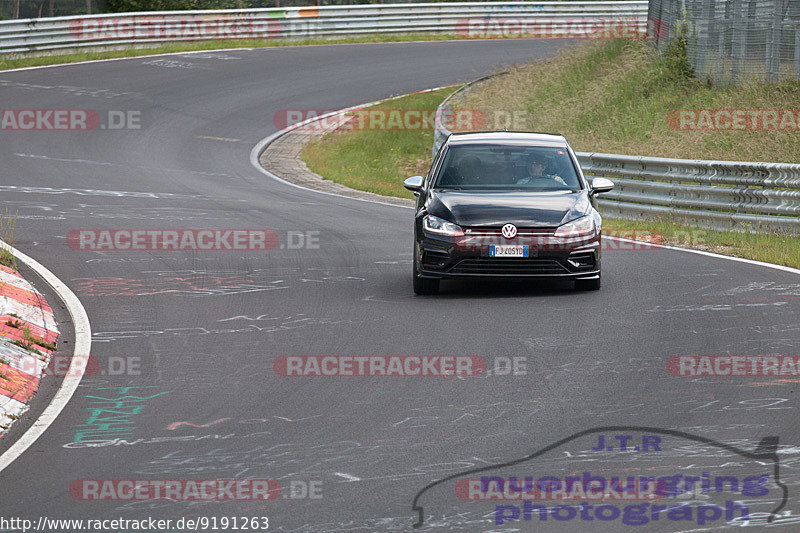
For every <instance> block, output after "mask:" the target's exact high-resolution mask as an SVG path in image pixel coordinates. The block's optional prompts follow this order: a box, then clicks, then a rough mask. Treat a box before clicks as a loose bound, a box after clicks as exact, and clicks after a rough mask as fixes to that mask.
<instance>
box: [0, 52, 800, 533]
mask: <svg viewBox="0 0 800 533" xmlns="http://www.w3.org/2000/svg"><path fill="white" fill-rule="evenodd" d="M562 44H563V43H558V42H549V41H480V42H436V43H412V44H372V45H354V46H349V45H341V46H328V47H325V46H315V47H297V48H281V49H277V48H276V49H265V50H231V51H224V52H208V53H201V54H182V55H171V56H165V57H163V58H156V59H154V58H143V59H142V58H140V59H130V60H124V61H112V62H103V63H92V64H85V65H70V66H64V67H59V68H50V69H42V70H28V71H20V72H4V73H0V92H1V93H2V95H3V107H4V108H7V109H93V110H98V111H99V113H100V116H101V117H105V116H107V112H108V111H123V112H126V113H127V112H128V111H135V112H139V113H140V116H141V129H139V130H131V129H120V130H110V129H105V130H101V129H97V130H95V131H91V132H72V133H69V132H52V131H51V132H46V131H40V132H14V131H2V132H0V159H2V161H3V165H2V170H0V176H2V186H0V190H2V193H3V204H4V206H8V207H10V208H11V209H12V210H14V211H18V212H19V221H18V224H17V227H18V234H17V246H18V247H19V248H20V249H22V250H24V251H25V252H26V253H28V254H29V255H31V256H33V257H35V258H36V259H37V260H38V261H40V262H41V263H43V264H45V265H47V266H48V268H50V270H52V271H53V272H54V273H55V274H56V275H57V276H58V277H60V278H61V279H62V280H64V281H65V282H66V283H67V285H69V286H70V288H71V289H72V290H73V291H74V292H75V293H76V294H77V295H78V297H80V298H81V301H82V302H83V304H84V306H85V307H86V310H87V312H88V315H89V318H90V320H91V324H92V331H93V339H92V340H93V343H92V344H93V356H94V357H96V358H97V360H98V362H99V367H98V368H99V370H98V371H97V372H96V373H95V374H94V375H92V376H89V375H87V377H85V378H84V379H83V381H82V382H81V385H80V387H79V388H78V390H77V391H76V393H75V395H74V397H73V399H72V400H71V402H70V403H69V404H68V405H67V407H66V408H65V409H64V411H63V412H62V414H61V415H60V416H59V418H58V419H57V420H56V421H55V423H54V424H53V425H52V426H51V427H50V428H49V429H48V430H47V432H45V433H44V435H43V436H42V437H41V438H39V439H38V440H37V441H36V442H35V443H34V444H33V445H32V446H31V447H30V449H29V450H28V451H27V452H25V453H24V454H23V455H22V456H21V457H20V458H19V459H17V460H16V461H15V462H14V463H13V464H11V465H9V466H8V467H7V468H6V469H5V470H4V471H3V472H2V474H0V480H2V482H1V483H0V502H2V503H1V504H0V507H2V511H3V514H4V515H11V516H17V517H24V518H29V519H33V520H37V519H38V517H41V516H47V517H49V518H78V519H106V518H119V517H121V518H130V519H132V518H136V519H141V518H147V517H154V518H163V519H177V518H180V517H182V516H193V517H203V516H205V517H210V516H216V517H222V516H234V515H237V516H268V517H269V518H270V528H271V529H276V530H278V531H385V530H409V529H411V525H412V524H413V523H414V522H415V521H416V520H417V515H416V511H414V510H412V501H414V498H415V495H417V494H418V493H419V491H420V490H421V489H423V488H424V487H426V486H428V485H430V484H431V483H433V482H434V481H436V480H438V479H441V478H444V477H446V476H451V475H453V474H457V473H458V472H460V471H469V470H470V469H475V468H480V467H482V466H489V465H494V464H518V460H519V459H520V458H525V457H529V456H532V455H536V453H535V452H536V451H537V450H540V449H545V448H546V447H547V446H548V445H550V444H552V443H556V442H559V441H563V442H567V441H564V440H563V439H565V438H567V437H569V436H570V435H573V434H578V433H580V432H586V431H587V430H589V429H591V428H595V427H599V426H615V427H618V426H631V427H633V426H647V427H654V428H663V429H665V430H671V431H673V433H674V432H679V433H680V432H684V433H691V434H696V435H699V436H702V437H703V438H706V439H712V440H713V441H714V442H723V443H728V444H730V445H733V446H736V449H743V450H755V449H756V447H757V445H758V444H759V443H762V444H763V445H764V446H766V448H770V446H773V445H774V440H767V441H762V439H764V438H766V437H772V436H777V437H779V445H778V448H777V456H778V457H779V458H780V459H781V468H782V470H781V474H782V475H781V480H782V482H783V483H785V484H786V486H788V488H789V502H788V506H787V507H785V508H784V511H783V512H785V511H787V510H788V511H790V512H793V514H794V515H796V514H797V508H798V498H797V496H796V494H795V492H793V491H795V490H796V489H797V483H798V478H797V470H796V465H797V464H798V447H797V446H796V444H797V443H798V429H797V423H796V421H797V417H798V412H797V405H796V401H797V397H796V389H797V378H785V379H775V378H774V377H764V378H713V379H710V378H700V379H689V378H680V377H672V376H671V375H670V374H669V373H668V372H667V370H666V361H667V359H668V358H669V357H671V356H674V355H685V354H690V355H765V354H781V355H796V354H797V353H798V348H800V326H798V324H797V322H798V321H797V316H798V309H799V308H800V280H799V279H798V277H797V275H796V274H793V273H791V272H782V271H777V270H772V269H766V268H763V267H760V266H758V265H751V264H746V263H741V262H734V261H729V260H725V259H722V258H717V257H706V256H700V255H696V254H690V253H685V252H681V251H676V250H666V249H662V250H647V251H637V250H619V251H608V252H607V253H606V254H605V256H604V269H605V272H604V277H605V279H604V288H603V290H601V291H599V292H597V293H591V294H589V293H576V292H573V291H572V290H571V289H570V288H568V287H562V286H557V285H555V286H554V285H544V286H542V285H530V286H527V285H519V284H502V283H482V284H477V283H475V284H467V283H464V284H452V285H447V286H445V287H444V290H443V293H442V294H441V295H440V296H439V297H436V298H415V297H414V296H413V295H412V292H411V287H410V283H411V280H410V269H411V265H410V260H411V223H410V214H409V212H408V210H406V209H398V208H396V207H392V206H386V205H379V204H370V203H366V202H361V201H355V200H351V199H347V198H339V197H333V196H326V195H320V194H317V193H314V192H312V191H306V190H301V189H298V188H295V187H289V186H287V185H286V184H283V183H280V182H277V181H274V180H270V179H268V178H267V177H265V176H264V175H263V174H261V173H259V172H258V171H256V170H255V169H253V168H252V166H251V165H250V161H249V153H250V150H251V148H252V147H253V146H254V145H255V144H256V143H257V142H258V141H259V140H260V139H262V138H263V137H264V136H265V135H268V134H270V133H271V132H273V131H275V129H276V128H275V127H274V126H273V125H272V119H273V115H274V114H275V113H276V112H277V111H279V110H283V109H338V108H343V107H347V106H350V105H355V104H359V103H361V102H366V101H371V100H376V99H380V98H384V97H387V96H390V95H392V94H399V93H405V92H411V91H416V90H420V89H425V88H428V87H432V86H437V85H444V84H448V83H455V82H458V81H461V80H465V79H471V78H475V77H478V76H480V75H482V74H485V73H486V72H488V71H490V70H492V69H495V68H498V67H500V66H502V65H505V64H508V63H511V62H515V61H527V60H531V59H535V58H537V57H544V56H550V55H552V54H554V53H555V52H556V51H557V49H558V47H559V46H561V45H562ZM104 228H110V229H182V228H195V229H202V228H212V229H214V228H217V229H220V228H267V229H272V230H274V231H275V232H276V233H277V234H278V236H279V238H280V242H281V243H286V242H287V241H286V238H287V234H288V233H289V232H302V233H303V234H306V232H319V233H318V234H312V235H318V237H319V246H318V247H314V246H312V247H302V248H298V249H295V248H294V247H291V249H290V247H283V248H281V247H277V248H275V249H274V250H271V251H268V252H257V251H247V252H234V251H208V252H194V253H187V252H177V251H170V252H163V251H162V252H156V251H141V252H119V251H117V252H102V253H98V252H81V251H76V250H72V249H70V248H69V247H68V246H67V244H66V240H65V239H66V235H67V233H68V232H69V231H70V230H75V229H104ZM293 235H296V234H293ZM61 318H62V320H63V319H66V316H63V317H61ZM284 355H433V356H435V355H472V356H479V357H482V358H483V359H484V360H485V361H486V362H487V366H488V368H489V369H490V370H491V372H486V373H484V374H483V375H482V376H481V377H478V378H474V379H456V378H413V379H411V378H352V377H351V378H344V377H341V378H325V377H320V378H286V377H282V376H280V375H277V374H276V372H275V371H274V370H273V362H274V361H275V360H276V359H277V358H278V357H280V356H284ZM513 358H524V362H525V365H526V366H525V369H524V373H523V372H519V373H518V374H517V375H514V374H513V373H512V374H508V375H503V372H496V371H495V365H498V368H502V366H503V363H504V361H507V360H508V359H513ZM111 361H113V362H114V363H113V366H112V364H111ZM520 361H522V359H520ZM120 365H122V366H120ZM120 368H123V370H122V371H120ZM37 401H39V402H44V401H45V398H44V397H42V398H38V399H36V400H35V401H34V410H35V409H36V402H37ZM19 426H20V430H19V431H22V427H23V426H24V424H22V423H21V424H19ZM15 427H16V426H15ZM582 434H583V433H582ZM16 436H18V434H14V433H13V432H12V433H11V434H9V435H8V436H7V437H6V438H5V439H3V440H4V442H3V443H2V447H3V449H5V448H6V447H8V446H9V445H10V444H11V442H12V441H13V439H14V438H15V437H16ZM608 438H609V440H611V439H613V436H609V437H608ZM637 438H638V437H637ZM593 439H594V440H593V442H594V443H597V442H598V440H597V439H598V437H597V436H593ZM567 440H568V439H567ZM698 442H707V441H692V442H689V443H686V445H685V446H682V447H675V446H673V447H672V448H670V449H671V450H672V453H663V454H661V455H659V454H658V453H654V454H650V455H648V456H646V459H642V460H641V461H640V462H638V463H626V467H631V466H632V465H634V466H637V468H639V469H640V470H649V471H665V472H670V473H674V472H675V471H680V470H681V469H691V468H693V467H698V468H699V467H702V468H705V469H711V470H713V469H715V468H723V467H726V468H727V467H730V466H731V465H733V464H743V463H744V462H745V461H744V459H742V461H740V462H739V463H735V461H734V458H733V455H732V452H731V451H730V449H726V448H720V447H714V446H712V445H700V444H698ZM764 443H766V444H764ZM770 443H771V444H770ZM591 446H592V444H590V443H589V442H588V441H587V442H584V443H580V444H575V445H572V447H571V448H569V449H563V450H551V451H553V452H554V453H555V455H554V456H553V461H557V460H558V459H559V458H564V457H573V458H574V457H584V458H585V460H586V461H587V462H586V463H585V464H579V465H573V466H572V468H573V470H575V469H577V471H578V472H580V471H581V469H583V470H586V469H591V470H592V471H595V472H598V471H600V470H602V469H606V470H608V469H609V468H610V467H609V466H608V465H609V464H611V463H610V462H609V461H605V462H604V461H603V460H601V459H598V458H597V457H592V456H591V453H588V450H590V449H591ZM766 448H765V449H766ZM770 449H773V451H774V450H775V448H774V446H773V448H770ZM584 452H586V453H584ZM537 457H538V456H537ZM742 457H744V458H745V459H748V460H752V459H753V457H756V458H758V457H761V455H759V454H756V453H753V454H751V455H747V456H742ZM764 457H766V455H765V456H764ZM770 457H772V456H771V455H770ZM606 459H608V458H606ZM515 461H517V463H515ZM631 461H633V459H631ZM765 464H771V463H765ZM547 465H548V467H552V468H554V469H555V463H554V462H551V463H547ZM698 465H700V466H698ZM762 467H763V464H761V463H757V464H756V466H755V467H754V468H756V470H757V472H755V473H761V471H760V470H758V469H759V468H762ZM742 468H745V467H742ZM534 470H535V471H536V472H537V473H538V472H541V471H542V468H541V466H540V465H534V466H532V467H530V468H529V469H528V470H527V471H526V473H527V472H533V471H534ZM742 475H743V474H742ZM87 479H88V480H108V479H112V480H114V479H116V480H120V479H123V480H124V479H128V480H131V479H132V480H141V479H151V480H152V479H155V480H184V479H216V480H219V479H274V480H277V481H279V482H281V483H282V484H283V485H284V487H289V486H291V485H292V483H294V487H295V489H296V490H295V492H294V493H291V494H289V493H287V492H286V491H285V492H284V494H287V495H288V496H293V497H285V498H279V499H278V500H276V501H269V502H263V501H224V502H199V501H193V502H187V501H167V500H160V501H135V499H134V500H124V501H108V495H106V496H105V497H104V501H92V500H91V497H92V491H91V490H90V491H88V492H87V493H83V492H81V491H80V490H78V491H76V490H74V489H75V488H76V487H86V486H87V485H85V484H83V485H82V484H81V483H82V482H81V481H80V480H87ZM303 486H306V487H307V486H313V487H315V492H314V494H315V496H316V495H318V492H319V491H321V492H320V493H319V494H321V497H319V498H317V497H314V498H311V497H309V495H308V494H306V495H305V496H303V494H302V493H303V490H302V487H303ZM71 487H72V489H73V490H72V491H70V488H71ZM448 490H450V492H447V491H444V492H439V493H436V494H432V493H430V491H429V492H428V493H426V494H424V495H423V496H422V498H423V499H424V502H422V503H423V504H424V510H425V513H426V517H425V523H424V525H423V527H424V528H428V529H431V530H464V531H479V530H484V531H485V530H490V529H492V528H493V527H495V526H493V516H492V513H491V512H489V513H488V514H487V513H486V512H478V511H476V510H475V509H477V507H470V505H471V504H468V503H466V502H463V501H460V500H459V499H458V498H454V497H453V493H452V490H451V489H448ZM87 498H89V499H88V500H87ZM769 503H770V502H765V505H766V507H764V509H767V507H769V509H772V508H773V507H774V504H773V505H767V504H769ZM754 508H755V507H754ZM481 509H484V508H481ZM759 509H760V510H762V508H761V507H759ZM769 509H767V510H769ZM761 519H762V520H763V517H762V518H761ZM721 523H722V524H724V521H723V522H716V524H715V525H716V526H718V525H719V524H721ZM534 525H537V524H533V523H523V522H519V523H518V524H517V525H516V526H515V523H514V522H510V523H507V524H505V526H503V527H505V528H509V527H522V529H529V528H531V527H533V526H534ZM590 526H591V527H593V528H595V529H598V530H603V531H614V530H619V529H620V525H619V523H615V522H608V523H605V522H603V523H600V521H596V522H594V523H593V524H591V525H586V526H585V527H587V528H588V527H590ZM695 526H696V523H695ZM498 527H499V526H498ZM539 527H542V528H544V527H545V525H544V524H542V525H539ZM546 527H547V528H550V529H555V530H559V531H575V530H576V529H575V528H576V524H574V523H572V522H568V521H567V522H555V521H553V520H550V521H549V522H547V524H546ZM581 527H583V525H582V526H581ZM691 527H692V523H689V522H684V523H681V522H676V521H671V520H661V521H658V522H651V523H650V524H649V528H651V529H655V530H663V531H678V530H687V529H691ZM786 527H787V530H790V529H791V528H792V527H796V524H795V525H794V526H793V525H791V524H789V525H787V526H786ZM120 529H123V528H120ZM500 529H502V528H500Z"/></svg>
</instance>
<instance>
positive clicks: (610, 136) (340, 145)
mask: <svg viewBox="0 0 800 533" xmlns="http://www.w3.org/2000/svg"><path fill="white" fill-rule="evenodd" d="M629 46H633V47H634V50H635V54H645V53H646V52H645V51H643V50H641V49H638V48H637V47H638V43H632V44H631V43H624V42H623V43H604V44H602V45H599V46H598V45H594V44H592V45H589V46H586V47H582V48H580V49H578V50H573V52H572V53H574V54H575V58H578V59H575V58H573V57H572V55H568V56H565V57H566V59H564V58H562V60H565V61H567V62H570V61H576V63H575V65H577V66H576V69H577V70H576V71H575V72H573V74H572V75H566V74H564V73H561V74H559V73H558V69H559V68H560V67H554V68H555V69H556V71H554V72H552V74H553V76H554V77H556V78H558V80H559V81H558V82H557V81H555V80H554V79H551V78H548V75H549V74H548V68H544V65H547V64H550V62H547V61H544V62H540V63H537V64H535V65H534V66H532V67H530V68H543V70H540V71H539V74H538V78H537V76H530V77H528V78H526V79H527V80H528V81H529V82H530V81H531V80H534V81H535V82H536V83H537V84H538V85H540V88H539V89H538V90H539V91H540V92H541V91H545V92H546V91H553V92H554V93H557V92H558V91H559V90H560V88H562V85H561V84H565V85H571V84H576V83H577V80H578V74H577V71H579V70H580V69H581V68H585V69H590V68H591V70H592V71H594V70H597V71H598V72H603V71H604V70H605V69H606V67H608V68H611V69H612V70H613V68H612V66H613V65H614V64H616V63H617V62H618V61H619V58H620V54H623V53H627V52H626V50H628V47H629ZM642 57H643V56H642ZM651 59H652V58H651ZM605 61H610V65H606V66H604V65H603V62H605ZM622 63H625V64H627V62H626V61H622ZM537 65H538V67H537ZM645 66H646V65H645ZM661 67H662V68H664V65H661ZM525 68H527V67H525ZM617 74H618V75H619V76H621V77H622V78H623V79H624V78H625V77H626V76H629V74H630V72H629V71H628V69H627V68H621V69H617ZM593 75H594V73H593V72H590V71H585V72H583V73H582V74H581V75H580V76H582V79H586V78H587V77H592V76H593ZM514 76H515V75H514V74H511V75H510V77H506V79H505V80H503V81H502V85H501V87H507V88H508V90H512V89H514V86H515V84H516V83H519V82H520V80H519V79H518V78H514ZM539 78H540V79H539ZM515 79H516V80H517V81H514V80H515ZM662 81H663V80H662ZM491 83H492V82H490V84H491ZM682 83H686V85H687V87H698V84H697V83H695V82H694V81H691V80H687V81H685V82H682ZM490 84H487V86H489V87H491V86H492V85H490ZM606 84H607V85H609V86H611V85H613V84H612V83H611V81H610V80H607V81H606ZM635 84H636V80H632V82H631V85H632V86H633V85H635ZM601 85H602V83H601ZM495 87H496V86H495ZM545 87H546V89H544V88H545ZM656 89H657V88H656V87H652V86H651V89H650V90H651V91H654V90H656ZM495 90H499V89H495ZM603 90H604V91H607V89H603ZM608 90H610V89H608ZM638 90H639V89H638V88H635V87H634V88H631V89H630V91H638ZM698 90H701V91H702V92H706V90H705V89H702V88H698ZM728 90H734V89H728ZM740 90H742V91H745V92H747V91H751V90H753V89H752V88H744V89H740ZM772 90H774V91H777V92H776V93H775V94H782V93H781V90H780V89H778V88H774V89H772ZM451 92H452V89H444V90H441V91H436V92H431V93H423V94H412V95H409V96H405V97H402V98H399V99H396V100H392V101H391V102H386V103H384V104H381V106H379V107H383V108H390V109H435V108H436V106H437V105H438V104H439V103H440V102H441V101H442V100H443V99H444V98H445V97H446V96H447V95H448V94H449V93H451ZM518 92H520V91H518ZM494 94H504V98H503V100H502V104H503V105H504V106H505V109H509V107H508V106H509V105H511V104H513V102H512V101H511V100H510V98H511V97H509V99H507V98H506V97H505V93H503V92H500V93H491V91H488V92H484V91H482V90H481V92H477V91H472V92H471V93H470V99H467V100H466V105H468V106H472V107H468V108H470V109H485V107H480V106H481V105H486V104H488V103H490V102H494V101H495V98H493V95H494ZM748 94H749V93H748ZM517 96H519V95H517ZM757 98H759V99H760V98H764V96H763V95H761V96H757ZM557 100H558V98H557V97H556V96H551V97H550V98H549V103H548V104H546V105H548V106H550V107H548V109H550V110H556V109H557V110H558V112H560V113H561V114H562V115H561V116H562V118H563V120H564V121H565V124H568V127H570V128H575V130H574V131H575V132H576V133H577V132H580V131H583V134H584V135H583V137H582V139H583V140H582V141H581V142H584V143H588V142H590V140H591V142H597V143H599V145H600V146H601V148H602V150H603V151H609V152H614V151H618V152H622V153H629V152H630V153H648V154H651V155H653V153H654V150H656V148H657V147H655V148H654V147H651V144H650V143H651V140H650V139H651V138H652V135H645V136H643V137H642V138H639V141H638V143H634V140H635V139H636V138H637V136H639V135H644V133H643V130H646V129H647V127H646V126H644V125H641V124H637V125H632V126H630V127H631V128H633V130H631V131H628V130H626V129H625V128H626V127H625V125H624V124H622V123H620V124H616V125H614V124H610V125H609V124H605V125H604V127H605V126H606V125H609V126H613V127H610V128H609V129H608V130H607V131H605V132H604V130H603V128H600V127H598V128H594V127H591V128H589V130H591V131H589V130H587V129H581V128H588V125H590V124H591V123H592V122H591V120H590V119H587V118H585V117H584V118H582V119H581V118H575V119H574V121H573V122H570V120H572V119H570V118H569V115H570V114H571V113H572V112H573V111H577V110H576V109H575V107H574V106H575V105H577V104H576V103H575V102H574V101H573V100H572V99H570V98H566V99H564V101H563V109H560V108H558V106H557V105H556V104H555V102H556V101H557ZM656 100H658V101H659V102H661V105H662V108H663V105H664V102H668V101H674V102H675V104H676V105H677V104H678V103H680V102H681V100H680V98H677V97H676V99H675V100H672V99H671V98H668V97H667V95H666V94H663V95H661V96H660V97H658V98H656ZM770 102H772V103H771V104H767V103H762V104H758V105H762V106H764V107H769V106H770V105H771V106H772V108H774V107H775V106H776V105H777V102H776V101H774V100H770ZM632 105H633V104H632ZM641 105H643V104H641ZM641 105H640V104H637V105H635V106H634V107H637V108H641ZM651 105H653V103H652V102H651ZM753 105H755V104H753ZM461 107H462V108H464V109H466V108H467V107H465V103H464V102H462V103H461ZM587 107H588V106H587ZM795 107H798V108H800V106H795ZM644 108H647V106H646V105H645V106H644ZM583 112H584V113H590V111H588V110H586V109H584V111H583ZM594 112H596V113H601V114H603V115H604V116H606V117H607V119H608V120H611V118H610V116H611V115H613V114H614V113H613V111H608V110H602V109H600V110H596V111H594ZM648 112H655V111H652V110H651V111H648ZM537 113H538V111H537ZM578 114H580V113H578ZM487 115H488V114H487ZM662 119H663V117H662ZM612 122H613V121H612ZM580 124H583V126H579V125H580ZM550 126H555V124H554V123H550ZM536 129H537V130H541V129H547V128H536ZM550 129H555V130H560V131H563V130H562V129H561V128H555V127H551V128H550ZM621 132H622V133H624V135H623V136H622V138H618V137H617V136H618V135H620V133H621ZM637 132H638V133H637ZM681 135H683V134H681ZM567 136H568V137H572V134H571V133H570V132H569V131H568V132H567ZM432 142H433V131H432V129H430V130H411V131H408V130H406V131H401V130H390V131H381V130H378V131H340V132H336V133H330V134H327V135H325V136H324V137H323V138H322V139H320V140H317V141H314V142H311V143H309V144H308V145H307V146H306V147H305V149H304V150H303V152H302V158H303V160H304V161H305V162H306V164H307V165H308V166H309V168H310V169H311V170H313V171H314V172H316V173H317V174H320V175H321V176H323V177H325V178H326V179H331V180H333V181H335V182H338V183H342V184H344V185H347V186H348V187H351V188H354V189H359V190H366V191H370V192H374V193H378V194H383V195H388V196H396V197H401V198H412V197H413V196H412V195H411V193H409V192H408V191H406V190H405V189H404V188H403V185H402V181H403V179H404V178H406V177H408V176H411V175H414V174H425V173H426V172H427V170H428V167H429V165H430V160H431V145H432ZM603 142H605V143H606V144H602V143H603ZM794 142H796V141H795V140H791V141H787V143H788V144H784V147H786V146H788V145H793V143H794ZM797 142H800V139H797ZM737 143H738V144H740V145H742V146H747V145H749V144H751V143H754V144H758V143H757V142H756V141H755V140H754V138H753V137H751V136H744V137H741V138H738V140H737ZM588 146H589V145H588V144H587V145H585V146H584V148H588ZM651 148H652V149H651ZM661 148H664V149H665V146H664V145H661ZM762 148H764V149H771V150H773V151H771V152H770V154H772V155H771V156H770V157H769V158H772V157H774V158H775V159H776V160H778V159H781V158H780V157H778V154H783V156H784V159H786V158H788V154H787V153H785V152H784V149H783V148H781V149H777V148H774V147H773V148H767V147H762ZM798 148H800V146H798ZM685 149H686V150H688V148H685ZM598 151H600V149H598ZM736 153H738V152H736ZM733 154H734V153H733V152H727V155H728V156H729V157H730V156H732V155H733ZM659 155H672V156H678V155H682V156H689V155H692V156H694V157H699V155H698V154H695V153H693V154H689V153H688V152H682V153H677V152H676V153H668V152H667V151H664V152H661V153H660V154H659ZM769 158H767V159H769ZM603 231H604V232H605V233H606V234H622V235H626V234H635V235H644V236H646V235H651V236H656V235H657V236H658V239H657V242H658V243H660V244H667V245H675V246H683V247H688V248H696V249H701V250H707V251H712V252H716V253H721V254H725V255H731V256H735V257H743V258H747V259H754V260H757V261H766V262H769V263H776V264H780V265H786V266H791V267H795V268H800V239H798V238H796V237H791V236H786V235H778V234H760V235H754V234H747V233H738V232H724V231H710V230H705V229H698V228H696V227H692V226H688V225H682V224H678V223H676V222H674V221H671V220H653V221H628V220H619V219H612V218H609V217H604V219H603Z"/></svg>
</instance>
